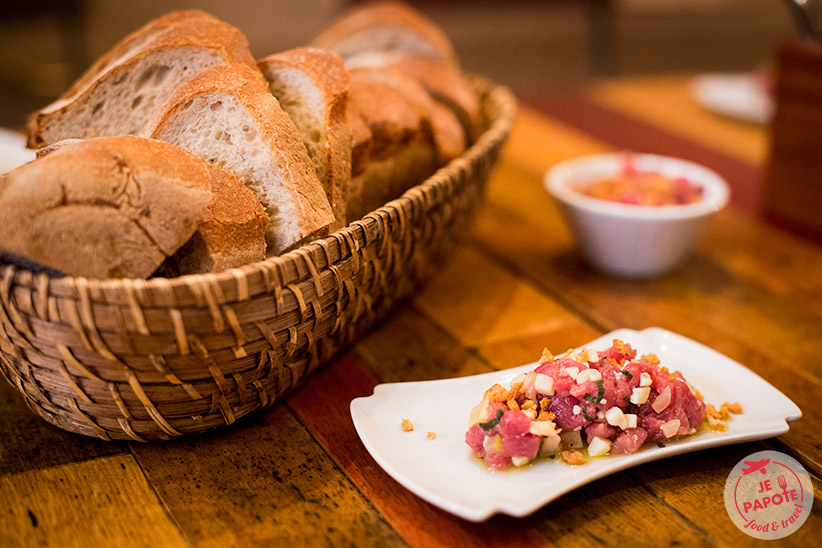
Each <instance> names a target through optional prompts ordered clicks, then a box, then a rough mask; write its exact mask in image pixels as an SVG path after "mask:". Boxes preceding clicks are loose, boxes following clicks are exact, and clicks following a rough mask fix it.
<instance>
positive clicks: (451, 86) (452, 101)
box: [346, 51, 482, 142]
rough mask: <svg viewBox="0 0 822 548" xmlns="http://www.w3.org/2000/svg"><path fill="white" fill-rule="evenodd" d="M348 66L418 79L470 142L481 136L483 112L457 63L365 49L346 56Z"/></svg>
mask: <svg viewBox="0 0 822 548" xmlns="http://www.w3.org/2000/svg"><path fill="white" fill-rule="evenodd" d="M346 65H347V66H348V67H349V69H353V68H357V67H387V68H393V69H395V70H397V71H399V72H401V73H403V74H405V75H407V76H409V77H411V78H414V79H415V80H417V81H419V82H420V83H421V84H422V85H423V86H425V88H426V89H427V90H428V92H429V93H430V94H431V97H432V98H433V99H434V100H435V101H437V102H440V103H442V104H443V105H445V106H446V107H447V108H448V109H449V110H451V111H453V112H454V114H455V115H456V116H457V119H458V120H459V122H460V124H462V126H463V129H464V130H465V132H466V135H467V136H468V138H469V140H470V141H471V142H473V141H475V140H476V138H477V137H478V136H479V133H480V130H481V127H482V115H481V112H480V106H479V100H478V99H477V96H476V95H475V94H474V92H473V91H472V90H471V88H470V87H469V86H468V83H467V82H466V81H465V78H464V77H463V75H462V73H461V72H460V70H459V69H457V68H455V67H454V66H452V65H450V64H447V63H442V62H439V61H437V60H434V59H428V58H425V57H420V56H417V55H410V54H407V53H403V52H397V51H394V52H365V53H362V54H359V55H356V56H354V57H351V58H349V59H348V60H346Z"/></svg>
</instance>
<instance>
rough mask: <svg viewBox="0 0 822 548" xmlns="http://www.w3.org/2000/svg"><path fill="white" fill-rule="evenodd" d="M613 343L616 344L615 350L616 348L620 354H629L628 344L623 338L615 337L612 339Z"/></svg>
mask: <svg viewBox="0 0 822 548" xmlns="http://www.w3.org/2000/svg"><path fill="white" fill-rule="evenodd" d="M612 344H613V346H614V350H616V351H617V352H619V353H620V354H627V353H628V346H627V345H626V344H625V343H624V342H622V341H621V340H619V339H614V340H613V341H612Z"/></svg>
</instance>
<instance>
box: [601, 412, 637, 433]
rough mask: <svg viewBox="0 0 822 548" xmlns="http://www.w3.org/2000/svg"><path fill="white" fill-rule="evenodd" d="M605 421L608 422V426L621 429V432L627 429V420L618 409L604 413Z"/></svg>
mask: <svg viewBox="0 0 822 548" xmlns="http://www.w3.org/2000/svg"><path fill="white" fill-rule="evenodd" d="M634 418H636V415H634ZM605 420H606V421H608V424H610V425H611V426H616V427H617V428H621V429H623V430H625V429H626V428H628V419H627V418H625V414H624V413H623V412H622V409H620V408H619V407H612V408H610V409H609V410H608V411H607V412H606V413H605Z"/></svg>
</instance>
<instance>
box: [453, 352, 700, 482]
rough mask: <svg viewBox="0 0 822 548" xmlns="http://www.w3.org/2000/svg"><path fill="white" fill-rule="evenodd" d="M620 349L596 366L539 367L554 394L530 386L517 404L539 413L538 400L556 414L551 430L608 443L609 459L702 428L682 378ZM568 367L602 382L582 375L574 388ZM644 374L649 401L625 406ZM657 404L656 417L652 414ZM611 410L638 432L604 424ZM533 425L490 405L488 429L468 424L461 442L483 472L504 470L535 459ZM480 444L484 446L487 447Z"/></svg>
mask: <svg viewBox="0 0 822 548" xmlns="http://www.w3.org/2000/svg"><path fill="white" fill-rule="evenodd" d="M618 346H619V345H618ZM620 348H621V350H622V352H618V351H617V350H616V349H615V348H614V347H611V348H609V349H608V350H606V351H605V352H599V356H600V360H599V361H598V362H597V363H594V364H590V363H588V364H585V363H579V362H577V361H575V360H572V359H570V358H561V359H559V360H555V361H552V362H546V363H544V364H541V365H539V366H538V367H537V368H536V369H535V372H536V373H538V374H543V375H548V376H550V377H551V379H552V380H553V381H554V382H553V385H554V390H555V393H554V395H552V396H548V395H543V394H537V393H536V391H535V390H534V389H533V388H531V392H528V391H527V390H526V391H524V392H521V393H520V394H519V396H518V403H519V404H520V405H525V404H526V400H527V404H528V405H529V406H530V409H532V410H533V409H535V410H543V409H544V407H543V404H544V403H545V401H544V400H546V399H547V402H548V405H547V411H548V412H550V413H553V414H554V418H553V421H554V423H555V425H556V427H557V428H559V429H561V430H564V431H571V430H577V431H580V430H582V432H580V433H581V434H582V433H584V435H585V440H586V441H587V443H589V444H590V443H591V442H592V441H593V439H594V438H602V439H608V440H611V441H612V445H611V452H613V453H633V452H636V451H637V450H639V449H640V447H641V446H642V445H643V444H644V443H645V442H647V441H664V440H667V439H669V438H670V437H675V436H681V435H687V434H689V433H691V432H692V430H693V429H694V428H698V427H699V425H700V424H702V422H703V421H704V419H705V404H704V402H702V401H701V400H700V399H698V398H697V397H696V396H695V395H694V394H693V393H692V392H691V389H690V387H689V386H688V384H687V383H686V382H685V380H684V378H683V377H682V374H681V373H679V372H678V371H676V372H674V373H671V372H669V371H668V370H667V369H665V368H660V367H658V366H657V365H656V364H652V363H647V362H643V361H633V360H634V359H635V358H636V354H637V352H636V350H634V349H633V348H631V347H630V346H628V345H624V346H621V347H620ZM568 368H575V369H576V370H577V371H580V372H581V371H584V370H586V369H596V370H597V371H599V376H600V379H599V380H596V381H593V380H583V379H582V378H581V377H580V378H579V380H580V382H579V383H577V381H576V378H575V377H572V376H571V375H569V374H568V372H567V369H568ZM643 373H647V374H648V375H649V376H650V380H651V382H650V389H649V390H650V391H649V394H648V399H647V401H645V402H644V403H642V404H638V405H637V404H633V403H630V401H629V400H630V398H631V395H632V392H633V390H634V389H635V388H637V387H638V386H639V385H640V383H641V380H642V375H643ZM533 377H534V375H532V377H531V378H533ZM588 377H590V375H588ZM659 398H662V399H659ZM600 402H602V403H600ZM655 405H656V408H657V409H659V411H656V410H655V409H654V406H655ZM612 407H619V408H620V409H622V410H623V412H624V413H633V414H636V415H637V418H638V427H636V428H630V429H627V430H621V429H620V428H619V427H617V426H613V425H610V424H608V423H607V421H605V420H604V419H603V414H605V413H607V411H608V410H609V409H611V408H612ZM575 411H576V412H575ZM541 413H542V412H541V411H540V414H541ZM586 417H588V418H586ZM497 419H499V420H497ZM532 420H533V419H532V418H531V416H529V415H528V414H526V413H524V412H522V411H518V410H511V409H509V408H508V407H507V405H505V404H503V403H500V402H494V403H491V404H490V406H489V415H488V417H487V419H486V422H485V423H481V424H484V426H486V427H487V430H486V429H483V428H482V427H481V426H480V425H474V426H471V427H470V428H469V429H468V431H467V432H466V433H465V442H466V443H467V444H468V445H469V446H470V447H471V449H472V450H473V451H474V453H476V454H477V455H478V456H480V457H483V458H484V459H485V462H486V464H487V466H488V467H489V468H491V469H492V470H500V469H504V468H506V467H507V466H509V465H510V464H511V459H512V458H514V457H526V458H528V459H534V458H536V457H537V455H538V453H539V449H540V445H541V443H542V440H543V438H542V437H541V436H538V435H534V434H531V433H530V427H531V424H532ZM489 423H491V424H489ZM663 427H664V428H663ZM672 430H674V431H672ZM665 432H667V433H668V435H667V436H666V435H665ZM486 441H488V442H489V443H487V444H486ZM491 442H493V443H491ZM486 445H487V451H486Z"/></svg>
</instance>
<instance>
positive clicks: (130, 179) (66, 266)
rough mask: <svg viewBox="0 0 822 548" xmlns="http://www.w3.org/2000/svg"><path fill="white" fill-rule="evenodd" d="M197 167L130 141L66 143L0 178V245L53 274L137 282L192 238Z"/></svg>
mask: <svg viewBox="0 0 822 548" xmlns="http://www.w3.org/2000/svg"><path fill="white" fill-rule="evenodd" d="M210 180H211V179H210V176H209V174H208V169H207V168H206V166H205V164H204V163H203V162H202V161H201V160H200V159H199V158H197V157H196V156H194V155H193V154H190V153H189V152H186V151H185V150H182V149H180V148H178V147H175V146H172V145H169V144H167V143H163V142H160V141H154V140H150V139H142V138H139V137H133V136H121V137H101V138H96V139H89V140H84V141H76V142H71V143H67V144H65V145H64V146H61V147H59V148H55V149H54V150H53V151H52V152H51V153H50V154H48V155H47V156H44V157H42V158H39V159H36V160H34V161H33V162H30V163H28V164H26V165H24V166H22V167H20V168H18V169H16V170H14V171H12V172H10V173H8V174H6V175H4V176H3V177H0V218H2V219H3V220H4V222H3V223H0V242H2V246H3V247H6V248H7V249H9V250H11V251H13V252H15V253H19V254H21V255H25V256H28V257H30V258H32V259H34V260H36V261H39V262H40V263H42V264H44V265H46V266H49V267H52V268H54V269H56V270H59V271H62V272H65V273H66V274H70V275H74V276H85V277H89V278H110V277H135V278H144V277H147V276H149V275H150V274H152V273H153V272H154V270H155V269H156V268H157V267H158V266H159V265H160V264H161V263H162V261H163V260H164V259H165V257H166V256H168V255H170V254H172V253H174V252H175V251H176V250H177V249H178V248H179V247H180V246H182V245H183V244H184V243H185V242H186V240H188V239H189V238H190V237H191V235H192V234H193V233H194V231H195V230H196V228H197V225H198V223H199V221H200V219H201V218H202V216H203V214H204V212H205V210H206V207H207V206H208V203H209V202H210V201H211V182H210Z"/></svg>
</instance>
